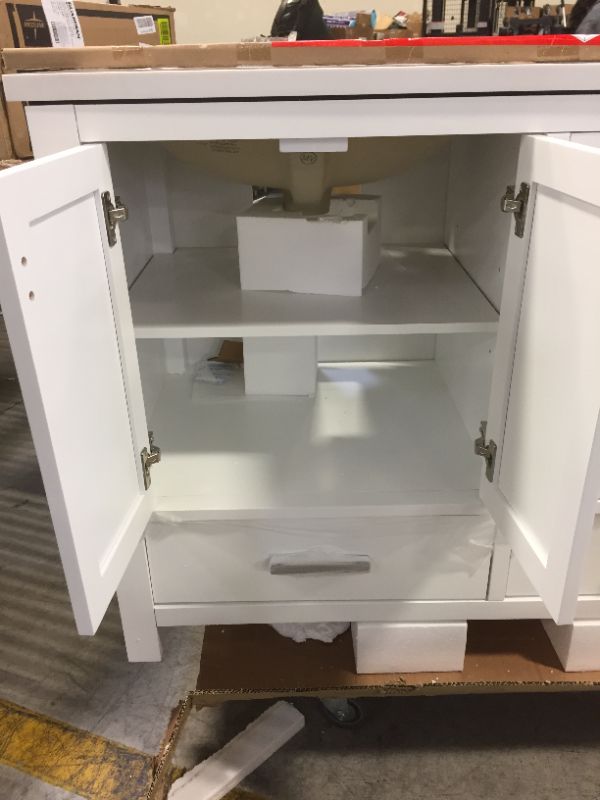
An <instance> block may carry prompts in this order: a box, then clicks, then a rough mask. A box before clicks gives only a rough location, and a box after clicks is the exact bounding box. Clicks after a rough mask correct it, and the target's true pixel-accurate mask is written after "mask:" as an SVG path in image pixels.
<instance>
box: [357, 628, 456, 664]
mask: <svg viewBox="0 0 600 800" xmlns="http://www.w3.org/2000/svg"><path fill="white" fill-rule="evenodd" d="M352 639H353V642H354V657H355V660H356V672H357V673H358V674H359V675H374V674H380V673H394V672H460V671H461V670H462V669H463V667H464V661H465V650H466V646H467V623H466V622H443V623H442V622H440V623H438V622H431V623H419V624H417V623H395V622H354V623H352Z"/></svg>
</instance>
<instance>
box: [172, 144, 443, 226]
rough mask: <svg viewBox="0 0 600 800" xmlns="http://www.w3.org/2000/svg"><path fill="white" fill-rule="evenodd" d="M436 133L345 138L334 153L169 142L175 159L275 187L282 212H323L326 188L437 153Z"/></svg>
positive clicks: (385, 173) (392, 171)
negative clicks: (341, 147) (345, 147)
mask: <svg viewBox="0 0 600 800" xmlns="http://www.w3.org/2000/svg"><path fill="white" fill-rule="evenodd" d="M444 142H445V140H443V139H441V138H440V137H423V136H418V137H402V138H399V137H398V138H395V137H380V138H370V139H350V140H349V141H348V150H347V151H346V152H338V153H312V152H304V153H281V152H280V150H279V141H278V140H276V139H264V140H244V139H238V140H216V141H207V142H169V143H166V144H165V147H166V148H167V150H168V151H169V152H170V153H172V154H173V155H174V156H175V157H176V158H178V159H180V160H183V161H186V162H188V163H191V164H195V165H197V166H198V167H201V168H202V169H204V170H205V171H206V172H209V173H210V174H212V175H214V176H216V177H220V178H224V179H226V180H231V181H235V182H237V183H246V184H251V185H253V186H265V187H267V186H268V187H270V188H274V189H281V190H282V191H283V193H284V207H285V209H286V210H287V211H300V212H302V213H303V214H305V215H307V216H308V215H314V214H326V213H327V212H328V211H329V203H330V199H331V190H332V189H333V188H334V187H337V186H350V185H354V184H360V183H369V182H371V181H376V180H381V179H382V178H387V177H390V176H392V175H397V174H399V173H401V172H403V171H404V170H405V169H408V168H410V167H411V166H412V165H413V164H414V163H415V162H417V161H420V160H423V159H426V158H428V157H429V156H431V155H432V154H434V153H436V152H438V151H439V150H440V149H441V148H442V147H443V146H444Z"/></svg>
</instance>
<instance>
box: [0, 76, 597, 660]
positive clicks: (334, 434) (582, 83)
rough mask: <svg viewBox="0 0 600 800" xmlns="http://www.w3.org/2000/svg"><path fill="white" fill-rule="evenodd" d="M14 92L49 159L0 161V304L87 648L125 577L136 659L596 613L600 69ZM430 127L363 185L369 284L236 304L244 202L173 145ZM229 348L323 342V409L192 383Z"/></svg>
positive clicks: (261, 296)
mask: <svg viewBox="0 0 600 800" xmlns="http://www.w3.org/2000/svg"><path fill="white" fill-rule="evenodd" d="M5 90H6V94H7V98H8V99H9V100H21V101H24V102H26V103H27V116H28V121H29V125H30V131H31V135H32V140H33V147H34V152H35V156H36V158H35V160H34V161H33V162H31V163H29V164H25V165H22V166H18V167H15V168H13V169H10V170H7V171H5V172H4V173H2V174H1V175H0V221H1V228H0V229H1V237H0V301H1V304H2V310H3V313H4V315H5V317H6V324H7V328H8V333H9V337H10V342H11V346H12V349H13V352H14V357H15V362H16V365H17V369H18V374H19V379H20V382H21V387H22V391H23V396H24V399H25V404H26V407H27V413H28V416H29V420H30V423H31V429H32V433H33V438H34V441H35V446H36V450H37V454H38V457H39V461H40V466H41V470H42V474H43V479H44V485H45V489H46V493H47V496H48V502H49V505H50V510H51V513H52V519H53V522H54V526H55V529H56V535H57V538H58V542H59V546H60V552H61V556H62V561H63V565H64V570H65V575H66V579H67V583H68V587H69V592H70V596H71V600H72V604H73V610H74V614H75V619H76V623H77V628H78V630H79V632H80V633H82V634H93V633H94V632H95V631H96V629H97V627H98V625H99V624H100V622H101V620H102V617H103V615H104V613H105V611H106V608H107V606H108V604H109V602H110V600H111V598H112V597H113V595H114V594H115V592H116V593H117V594H118V598H119V605H120V610H121V616H122V620H123V628H124V632H125V640H126V644H127V651H128V655H129V658H130V659H131V660H133V661H136V660H157V659H159V658H160V645H159V638H158V628H159V627H161V626H178V625H203V624H224V625H226V624H237V623H275V622H315V621H352V622H397V623H417V622H436V623H450V622H462V621H468V620H474V619H511V618H538V619H548V620H553V621H554V623H558V624H559V625H560V626H565V625H566V626H567V627H566V628H563V627H557V626H556V625H554V623H552V622H550V623H549V624H548V631H549V632H550V634H551V636H559V635H565V632H568V631H572V630H573V627H572V625H573V623H574V620H575V621H580V622H584V621H585V622H586V624H587V625H592V626H594V625H596V626H600V525H599V526H597V528H596V529H595V528H594V519H595V513H596V510H597V502H598V496H599V492H600V431H599V429H598V417H599V411H600V319H599V312H598V309H599V308H600V268H599V259H600V134H599V133H598V132H599V131H600V64H511V65H495V66H485V65H462V66H461V65H455V66H447V65H443V66H410V67H406V66H402V65H400V66H393V65H390V66H381V67H379V66H373V67H312V68H295V69H294V68H290V69H286V68H278V69H273V68H250V69H213V70H198V69H189V70H177V69H173V70H112V71H77V72H46V73H31V74H28V73H23V74H17V75H8V76H6V78H5ZM421 136H423V137H434V138H436V139H437V141H436V142H435V143H434V144H435V146H434V147H432V149H431V152H430V153H429V155H427V156H426V157H423V158H420V159H417V160H415V162H414V164H408V165H406V164H404V166H403V167H402V169H400V170H399V172H398V174H395V168H394V165H393V163H391V164H390V177H388V178H386V179H385V180H382V181H380V182H378V183H377V184H373V185H369V186H365V187H363V190H364V191H365V193H367V194H370V195H378V196H380V197H381V203H382V209H383V211H382V217H381V225H382V236H383V242H384V248H383V258H382V262H381V265H380V266H379V268H378V270H377V272H376V273H375V275H374V277H373V279H372V280H371V282H370V283H369V284H368V286H367V288H366V289H365V290H364V293H363V295H362V296H361V297H339V296H338V297H336V296H326V295H311V294H293V293H288V292H242V291H241V289H240V279H239V271H238V262H237V240H236V225H235V220H236V215H238V214H241V213H242V212H244V211H245V210H246V209H247V208H248V207H249V206H250V204H251V202H252V189H251V187H250V186H248V185H244V184H242V183H240V184H236V183H232V182H226V181H224V180H220V179H217V178H215V177H211V176H210V175H209V174H208V173H207V172H204V171H203V170H202V169H199V168H196V167H194V166H193V165H190V164H189V163H186V162H185V161H183V160H180V159H179V158H178V157H177V155H176V153H174V150H176V147H174V146H173V143H176V142H180V141H186V142H193V141H211V142H229V143H231V142H236V141H240V140H254V139H256V140H275V141H278V142H279V143H280V148H281V149H282V150H285V151H287V152H292V153H300V154H303V153H310V154H312V155H314V156H316V157H319V156H320V155H321V154H325V153H327V152H328V151H331V150H337V151H343V150H344V149H345V148H347V146H348V141H350V142H352V140H354V139H358V138H366V137H368V138H372V137H421ZM432 141H433V140H432ZM166 143H168V146H167V144H166ZM398 148H399V150H398V153H399V161H400V160H401V159H400V155H401V152H402V141H401V140H399V141H398ZM311 158H312V156H311ZM507 187H514V191H512V192H511V190H510V189H508V190H507ZM117 198H120V200H119V199H117ZM110 203H112V209H111V205H110ZM121 204H124V205H125V206H126V207H127V209H128V212H129V213H128V216H129V219H128V220H127V221H125V220H124V219H123V217H124V216H125V213H124V212H123V211H122V210H121ZM501 204H502V206H503V209H504V213H503V210H502V208H501ZM265 246H266V245H265ZM328 258H335V254H333V255H331V254H329V255H328ZM225 338H227V339H232V338H233V339H235V338H241V339H243V340H244V342H245V343H247V345H248V347H253V346H254V345H257V346H258V345H261V343H262V348H261V347H260V346H259V347H258V348H257V350H256V351H254V350H253V352H258V353H259V354H260V353H261V352H266V351H268V350H269V342H271V343H272V342H274V343H275V345H274V346H275V349H277V346H280V345H281V346H283V347H285V345H286V343H288V344H289V345H290V347H292V348H294V347H295V346H296V345H297V346H299V345H300V344H301V343H299V342H298V340H301V339H304V340H307V339H310V340H311V342H312V344H311V346H313V345H314V352H315V353H316V355H315V357H316V358H318V362H319V371H318V376H317V388H316V393H315V395H314V396H313V397H289V396H288V397H277V396H269V397H267V396H261V395H260V394H258V395H256V396H247V395H245V393H244V385H243V373H242V372H240V373H239V375H236V376H234V377H233V378H232V379H231V380H229V381H227V382H225V383H223V384H221V385H211V384H202V383H199V382H197V381H194V379H193V374H194V367H195V364H196V363H197V362H198V361H199V360H201V358H202V357H203V355H206V354H207V353H209V354H213V353H214V352H215V351H216V350H217V349H218V346H219V342H220V341H221V340H222V339H225ZM304 344H306V342H304ZM306 349H307V348H305V351H306ZM308 349H310V348H308ZM275 368H276V369H280V368H282V367H281V362H279V366H276V367H275ZM482 420H484V421H485V423H484V426H483V431H480V423H481V421H482ZM149 431H152V432H153V437H154V440H153V441H151V440H149V434H148V432H149ZM156 446H157V447H159V448H160V454H161V455H160V461H159V462H158V463H153V462H156V461H157V459H158V456H157V455H155V454H154V448H155V447H156ZM476 451H478V453H479V454H477V453H476ZM482 456H483V458H482ZM321 556H323V558H324V561H323V563H320V562H319V559H320V558H321ZM282 564H283V568H282ZM295 564H296V567H297V568H296V567H295ZM596 621H598V622H596ZM575 624H577V622H575ZM597 662H598V664H597V666H598V667H600V646H599V647H598V652H597Z"/></svg>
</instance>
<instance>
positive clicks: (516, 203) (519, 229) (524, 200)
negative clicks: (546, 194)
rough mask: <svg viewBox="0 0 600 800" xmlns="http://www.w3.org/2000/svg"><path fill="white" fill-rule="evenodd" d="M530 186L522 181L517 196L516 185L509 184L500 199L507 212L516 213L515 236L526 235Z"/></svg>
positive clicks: (504, 210) (502, 207)
mask: <svg viewBox="0 0 600 800" xmlns="http://www.w3.org/2000/svg"><path fill="white" fill-rule="evenodd" d="M530 188H531V187H530V186H529V184H528V183H522V184H521V188H520V189H519V194H518V195H517V196H516V197H515V187H514V186H507V187H506V193H505V194H504V195H503V197H502V200H501V201H500V208H501V209H502V211H503V212H504V213H505V214H514V217H515V236H518V237H519V239H522V238H523V236H524V235H525V219H526V217H527V205H528V203H529V190H530Z"/></svg>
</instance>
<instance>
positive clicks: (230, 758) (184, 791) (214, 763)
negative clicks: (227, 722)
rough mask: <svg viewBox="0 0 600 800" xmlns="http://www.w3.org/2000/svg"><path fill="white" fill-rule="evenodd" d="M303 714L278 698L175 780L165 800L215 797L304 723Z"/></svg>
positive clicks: (211, 799)
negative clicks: (221, 747) (245, 726)
mask: <svg viewBox="0 0 600 800" xmlns="http://www.w3.org/2000/svg"><path fill="white" fill-rule="evenodd" d="M304 723H305V720H304V716H303V715H302V714H301V713H300V712H299V711H298V710H297V709H296V708H294V706H293V705H291V704H290V703H286V702H284V701H280V702H279V703H275V705H274V706H271V708H269V709H267V711H265V712H264V714H261V715H260V717H258V719H256V720H254V722H251V723H250V725H248V727H247V728H246V730H244V731H242V733H240V734H238V735H237V736H236V737H235V739H232V740H231V741H230V742H229V743H228V744H226V745H225V747H223V749H222V750H219V752H218V753H215V754H214V755H213V756H210V758H207V759H206V760H205V761H202V762H201V763H200V764H198V766H197V767H194V769H192V770H190V771H189V772H186V774H185V775H184V776H183V777H182V778H179V780H177V781H175V783H174V784H173V786H172V787H171V790H170V792H169V800H219V798H221V797H223V796H224V795H226V794H227V792H229V791H231V789H233V788H234V787H236V786H237V785H238V783H240V781H243V780H244V778H245V777H247V776H248V775H250V773H251V772H254V770H255V769H256V768H257V767H259V766H260V765H261V764H262V763H264V762H265V761H266V760H267V759H268V758H270V757H271V756H272V755H273V753H276V752H277V750H279V749H280V748H281V747H283V745H284V744H285V743H286V742H287V741H289V740H290V739H291V738H292V736H295V735H296V734H297V733H298V731H300V730H302V728H303V727H304Z"/></svg>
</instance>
